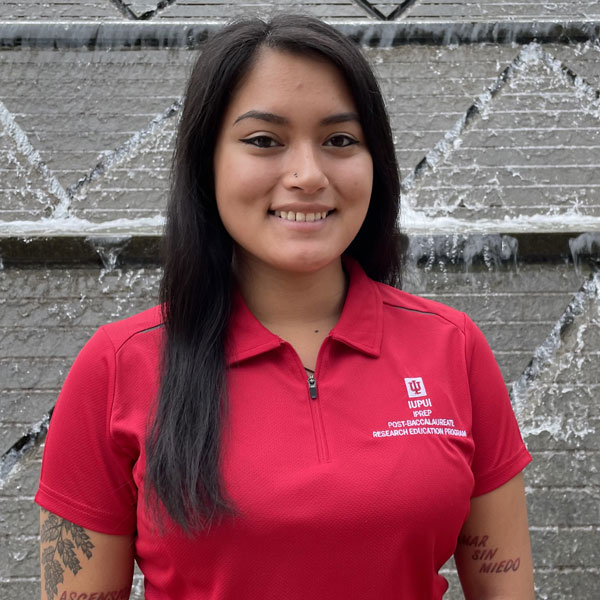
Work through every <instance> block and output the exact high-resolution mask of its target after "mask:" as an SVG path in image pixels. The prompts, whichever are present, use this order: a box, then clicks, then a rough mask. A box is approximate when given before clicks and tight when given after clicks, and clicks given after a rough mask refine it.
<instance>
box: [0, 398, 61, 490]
mask: <svg viewBox="0 0 600 600" xmlns="http://www.w3.org/2000/svg"><path fill="white" fill-rule="evenodd" d="M53 410H54V408H51V409H50V410H49V411H48V412H47V413H46V414H45V415H44V416H43V417H42V419H41V420H40V421H38V422H37V423H35V424H34V425H32V426H31V427H30V428H29V430H28V431H27V433H25V435H23V436H21V437H20V438H19V439H18V440H17V441H16V442H15V443H14V444H13V445H12V446H11V447H10V448H9V449H8V450H7V451H6V452H5V453H4V454H3V455H2V456H1V457H0V490H1V489H3V488H4V486H5V485H6V484H7V482H8V481H9V480H10V478H11V477H12V475H14V473H15V472H16V471H17V470H18V468H19V464H20V463H21V461H22V460H23V459H24V458H25V457H26V456H27V455H28V454H29V452H30V451H31V450H33V449H34V448H36V447H37V446H39V444H40V442H42V441H43V440H44V439H45V437H46V434H47V433H48V425H49V424H50V417H51V416H52V411H53Z"/></svg>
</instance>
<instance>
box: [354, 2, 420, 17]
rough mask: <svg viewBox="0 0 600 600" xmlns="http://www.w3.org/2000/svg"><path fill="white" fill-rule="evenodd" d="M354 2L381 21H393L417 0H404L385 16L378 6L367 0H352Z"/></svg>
mask: <svg viewBox="0 0 600 600" xmlns="http://www.w3.org/2000/svg"><path fill="white" fill-rule="evenodd" d="M354 2H355V3H356V4H358V5H359V6H360V7H361V8H362V9H363V10H365V11H366V12H368V13H369V14H370V15H371V16H372V17H375V18H376V19H380V20H381V21H394V20H395V19H397V18H398V17H399V16H400V15H402V14H403V13H405V12H406V11H407V10H408V9H409V8H410V7H411V6H412V5H413V4H415V3H416V2H417V0H404V1H403V2H401V3H400V4H399V5H398V6H397V7H396V8H394V10H392V12H391V13H390V14H389V15H387V17H386V16H385V15H384V14H383V13H382V12H381V11H380V10H379V9H378V8H376V7H375V6H373V4H372V3H371V2H368V0H354Z"/></svg>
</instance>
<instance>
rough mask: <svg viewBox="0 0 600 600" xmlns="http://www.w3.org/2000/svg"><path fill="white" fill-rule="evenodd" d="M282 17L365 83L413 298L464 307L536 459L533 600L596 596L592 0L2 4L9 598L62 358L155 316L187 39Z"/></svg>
mask: <svg viewBox="0 0 600 600" xmlns="http://www.w3.org/2000/svg"><path fill="white" fill-rule="evenodd" d="M291 9H294V10H302V11H305V12H308V13H310V14H315V15H317V16H320V17H324V18H326V19H328V20H329V21H331V22H332V23H333V24H334V25H335V26H336V27H338V28H339V29H340V30H341V31H343V32H344V33H345V34H347V35H349V36H351V37H352V38H353V39H355V40H357V41H358V42H360V43H361V44H362V45H363V47H364V50H365V53H366V54H367V56H368V57H369V59H370V60H371V61H372V63H373V65H374V66H375V68H376V70H377V72H378V75H379V77H380V81H381V84H382V88H383V90H384V93H385V96H386V99H387V103H388V109H389V112H390V116H391V119H392V123H393V128H394V139H395V144H396V150H397V155H398V160H399V164H400V167H401V174H402V187H403V207H402V225H403V228H404V230H405V232H406V234H407V235H408V237H409V247H408V260H407V269H406V274H405V281H404V287H405V289H407V290H408V291H411V292H414V293H417V294H421V295H423V296H427V297H430V298H433V299H436V300H439V301H441V302H444V303H446V304H449V305H452V306H454V307H456V308H459V309H461V310H464V311H466V312H467V313H468V314H469V315H470V316H471V317H472V318H473V319H474V320H475V321H476V322H477V323H478V325H479V326H480V327H481V328H482V330H483V332H484V333H485V335H486V336H487V338H488V340H489V341H490V344H491V346H492V349H493V350H494V352H495V355H496V357H497V359H498V361H499V363H500V366H501V369H502V372H503V375H504V377H505V381H506V383H507V386H508V387H509V389H510V390H511V393H512V399H513V403H514V406H515V410H516V413H517V416H518V419H519V421H520V424H521V427H522V431H523V435H524V438H525V441H526V443H527V444H528V447H529V449H530V450H531V452H532V454H533V457H534V462H533V464H532V465H531V466H530V467H529V468H528V469H527V471H526V479H527V499H528V504H529V509H530V525H531V536H532V543H533V549H534V558H535V566H536V588H537V597H538V598H542V599H543V598H558V599H567V598H581V599H583V598H591V597H594V595H595V592H596V588H597V579H598V561H599V560H600V549H599V547H598V539H599V538H598V536H599V534H600V522H599V514H598V505H599V501H600V488H599V486H600V476H599V464H600V463H599V459H598V457H599V451H600V429H599V427H600V409H599V408H598V406H599V403H598V394H599V391H600V369H599V368H598V364H599V355H600V280H599V274H598V267H599V266H600V169H599V168H598V167H599V163H600V128H599V125H600V91H599V90H600V2H598V1H596V0H593V1H591V0H572V1H570V2H567V1H562V0H556V1H554V2H552V3H538V2H531V1H528V0H522V1H520V2H519V1H515V0H511V1H509V0H493V1H492V0H477V1H476V0H448V1H440V0H436V1H433V0H416V1H414V2H410V1H409V2H367V1H366V0H364V1H363V0H347V1H342V0H339V1H338V0H323V1H322V2H320V3H318V2H314V0H313V1H308V0H307V1H305V2H302V1H299V2H293V1H287V0H277V1H275V2H271V3H264V2H259V1H258V0H245V1H244V2H243V3H241V2H233V1H226V0H223V1H222V2H211V1H208V0H202V1H201V0H185V1H184V0H174V1H173V0H167V1H166V2H165V1H163V2H160V3H159V2H157V1H155V0H86V2H84V3H80V2H69V1H67V0H44V1H43V2H42V1H41V0H40V1H38V0H8V1H4V2H2V4H1V5H0V340H1V344H0V384H1V385H0V456H1V458H0V572H1V573H2V576H1V577H0V597H2V598H8V599H10V600H13V599H14V600H21V599H25V598H32V597H39V577H38V570H39V567H38V538H37V529H38V510H37V508H36V507H35V506H34V505H33V503H32V498H33V495H34V493H35V489H36V485H37V479H38V476H39V468H40V459H41V452H42V450H43V443H44V438H45V433H46V430H47V424H48V420H49V415H50V412H51V409H52V406H53V405H54V402H55V399H56V395H57V393H58V390H59V389H60V386H61V384H62V382H63V380H64V377H65V375H66V373H67V371H68V368H69V366H70V364H71V363H72V361H73V359H74V357H75V356H76V354H77V352H78V351H79V349H80V348H81V347H82V345H83V344H84V343H85V341H86V340H87V339H88V338H89V336H90V335H91V334H92V333H93V332H94V330H95V329H96V328H97V327H98V326H99V325H101V324H102V323H105V322H107V321H111V320H116V319H120V318H123V317H126V316H128V315H131V314H133V313H135V312H138V311H140V310H142V309H144V308H146V307H149V306H151V305H153V304H155V303H156V298H157V289H158V283H159V279H160V269H159V267H158V248H159V236H160V232H161V228H162V224H163V218H164V207H165V201H166V193H167V188H168V167H169V159H170V152H171V148H172V142H173V134H174V131H175V127H176V124H177V119H178V115H179V112H180V108H181V101H182V93H183V86H184V82H185V79H186V74H187V72H188V70H189V66H190V63H191V60H192V59H193V56H194V51H195V48H196V47H197V46H198V44H199V42H200V41H201V40H202V39H204V37H205V36H206V35H207V34H208V33H209V32H210V31H211V30H214V29H215V28H218V27H219V26H220V25H221V24H222V22H224V21H225V20H226V19H227V18H229V17H231V16H232V15H234V14H235V13H236V11H243V12H249V11H255V12H257V13H258V14H270V13H271V12H273V11H274V10H291ZM444 571H445V574H446V576H447V577H448V579H449V580H450V582H451V588H450V591H449V593H448V595H447V597H448V598H450V600H453V599H456V598H460V597H461V593H460V591H459V587H458V581H457V577H456V574H455V572H454V570H453V567H452V564H451V563H450V564H448V565H447V566H446V567H445V569H444ZM141 597H143V585H142V580H141V578H140V576H139V575H136V579H135V585H134V590H133V592H132V598H141Z"/></svg>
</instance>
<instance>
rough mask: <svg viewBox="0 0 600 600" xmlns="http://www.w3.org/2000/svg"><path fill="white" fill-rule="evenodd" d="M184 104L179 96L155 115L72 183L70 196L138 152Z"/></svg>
mask: <svg viewBox="0 0 600 600" xmlns="http://www.w3.org/2000/svg"><path fill="white" fill-rule="evenodd" d="M182 105H183V98H179V99H178V100H176V101H175V102H173V104H171V106H169V107H168V108H167V109H166V110H164V111H163V112H162V113H160V114H159V115H157V116H156V117H154V119H152V121H150V123H149V124H148V125H147V126H146V127H144V128H143V129H141V130H140V131H138V132H136V133H135V134H134V135H133V136H131V137H130V138H129V139H128V140H127V141H126V142H125V143H124V144H122V145H121V146H119V147H118V148H117V149H115V150H113V151H112V152H111V153H110V154H108V155H106V156H105V157H104V158H102V160H100V161H99V162H98V164H97V165H96V166H95V167H94V168H93V169H92V170H91V171H90V172H89V173H88V174H87V175H86V176H85V177H82V178H81V179H80V180H79V181H78V182H77V183H75V184H74V185H72V186H71V187H70V188H69V189H68V191H67V193H68V194H69V198H73V196H75V194H77V193H78V192H80V191H81V190H82V188H84V187H85V186H86V185H88V184H89V183H91V182H92V181H94V180H96V179H98V178H99V177H102V176H103V175H105V174H106V173H107V172H108V171H109V170H110V169H112V168H113V167H116V166H117V165H120V164H122V163H123V162H125V161H126V160H128V159H129V158H131V157H132V156H133V155H135V154H136V153H137V151H138V150H139V148H140V147H141V146H142V145H143V144H144V143H145V142H146V141H147V140H148V139H150V138H151V137H153V136H154V135H156V133H158V132H159V131H160V130H161V129H162V128H163V127H164V126H165V125H166V122H167V121H168V119H170V118H172V117H174V116H175V115H176V114H177V113H178V112H179V110H180V109H181V107H182Z"/></svg>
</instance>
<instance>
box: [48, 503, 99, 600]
mask: <svg viewBox="0 0 600 600" xmlns="http://www.w3.org/2000/svg"><path fill="white" fill-rule="evenodd" d="M47 514H48V518H47V519H46V520H45V521H44V523H43V524H42V528H41V530H40V541H41V542H42V543H46V542H48V543H49V542H54V544H50V545H49V546H47V547H46V548H44V550H43V551H42V566H43V568H44V580H45V585H44V587H45V589H46V595H47V596H48V600H53V599H54V597H55V596H57V595H58V584H59V583H63V581H64V577H63V576H64V572H65V570H64V568H63V565H64V566H65V567H67V568H68V569H70V570H71V571H72V572H73V574H74V575H77V573H78V572H79V571H80V570H81V563H80V562H79V558H77V554H76V553H75V548H79V550H81V552H82V553H83V554H84V555H85V556H86V558H88V559H90V558H92V549H93V547H94V544H92V541H91V540H90V537H89V535H88V534H87V533H86V532H85V531H84V529H83V527H80V526H79V525H75V524H74V523H71V522H70V521H67V520H66V519H61V518H60V517H58V516H57V515H55V514H52V513H47ZM66 535H69V536H70V537H71V539H69V538H68V537H65V536H66ZM59 559H60V560H59ZM61 561H62V564H61Z"/></svg>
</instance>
